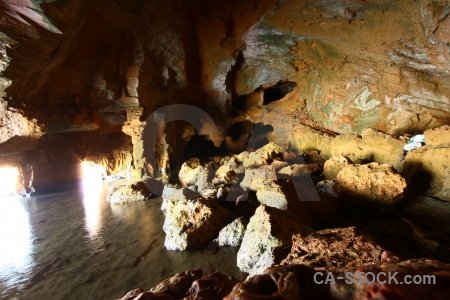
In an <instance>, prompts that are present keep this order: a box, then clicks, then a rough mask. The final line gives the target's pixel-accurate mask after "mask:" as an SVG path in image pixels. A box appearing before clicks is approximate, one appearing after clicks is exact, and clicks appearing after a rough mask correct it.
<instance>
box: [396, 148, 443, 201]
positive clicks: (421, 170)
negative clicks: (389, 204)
mask: <svg viewBox="0 0 450 300" xmlns="http://www.w3.org/2000/svg"><path fill="white" fill-rule="evenodd" d="M449 165H450V144H449V143H446V144H441V145H439V146H436V147H431V146H424V147H421V148H419V149H416V150H414V151H410V152H409V153H408V154H407V155H406V157H405V165H404V169H405V171H404V173H403V175H404V176H405V178H407V180H408V182H409V183H410V185H411V189H415V191H416V193H419V194H422V193H424V194H426V195H428V196H431V197H437V198H439V199H442V200H446V201H450V182H449V180H448V179H447V178H449V177H448V176H449V175H450V169H449V167H448V166H449Z"/></svg>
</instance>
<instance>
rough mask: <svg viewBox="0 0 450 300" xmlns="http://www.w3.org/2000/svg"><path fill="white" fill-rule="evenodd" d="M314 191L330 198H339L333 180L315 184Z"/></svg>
mask: <svg viewBox="0 0 450 300" xmlns="http://www.w3.org/2000/svg"><path fill="white" fill-rule="evenodd" d="M316 189H317V191H318V192H321V193H325V194H327V195H330V196H332V197H335V198H337V197H339V192H338V190H337V186H336V181H335V180H322V181H319V182H318V183H317V184H316Z"/></svg>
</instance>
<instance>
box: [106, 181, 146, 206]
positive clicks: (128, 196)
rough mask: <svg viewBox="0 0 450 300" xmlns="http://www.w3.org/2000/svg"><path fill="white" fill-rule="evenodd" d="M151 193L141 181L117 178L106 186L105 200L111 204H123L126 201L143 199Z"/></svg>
mask: <svg viewBox="0 0 450 300" xmlns="http://www.w3.org/2000/svg"><path fill="white" fill-rule="evenodd" d="M151 195H152V193H151V192H150V191H149V190H148V189H147V187H146V186H145V184H144V183H143V182H141V181H133V180H128V179H124V180H119V181H116V182H114V183H111V184H110V185H109V186H108V196H107V197H106V201H108V202H110V203H112V204H123V203H128V202H136V201H144V200H145V199H147V198H148V197H150V196H151Z"/></svg>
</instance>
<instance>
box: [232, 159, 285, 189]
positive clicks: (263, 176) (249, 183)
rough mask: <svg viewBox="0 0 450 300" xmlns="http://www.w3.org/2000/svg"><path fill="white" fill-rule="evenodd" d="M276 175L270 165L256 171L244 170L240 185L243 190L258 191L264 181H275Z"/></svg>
mask: <svg viewBox="0 0 450 300" xmlns="http://www.w3.org/2000/svg"><path fill="white" fill-rule="evenodd" d="M276 179H277V174H276V171H275V168H274V167H273V166H271V165H267V166H262V167H259V168H257V169H246V170H245V175H244V179H243V180H242V182H241V183H240V186H241V188H242V189H243V190H245V191H248V190H251V191H254V192H256V190H257V189H258V186H260V185H261V184H262V183H263V182H264V181H266V180H276Z"/></svg>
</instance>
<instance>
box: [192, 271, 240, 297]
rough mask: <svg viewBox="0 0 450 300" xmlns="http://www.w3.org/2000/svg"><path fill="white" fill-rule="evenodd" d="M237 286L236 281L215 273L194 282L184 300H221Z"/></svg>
mask: <svg viewBox="0 0 450 300" xmlns="http://www.w3.org/2000/svg"><path fill="white" fill-rule="evenodd" d="M235 284H236V281H235V280H231V279H230V278H228V277H227V276H225V275H223V274H222V273H220V272H214V273H212V274H210V275H208V276H204V277H202V278H200V279H197V280H196V281H194V282H193V283H192V286H191V288H190V289H189V291H188V292H187V293H186V294H187V296H186V297H185V298H183V300H201V299H208V300H221V299H223V297H225V296H226V295H228V294H229V293H230V292H231V290H232V289H233V286H234V285H235Z"/></svg>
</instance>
